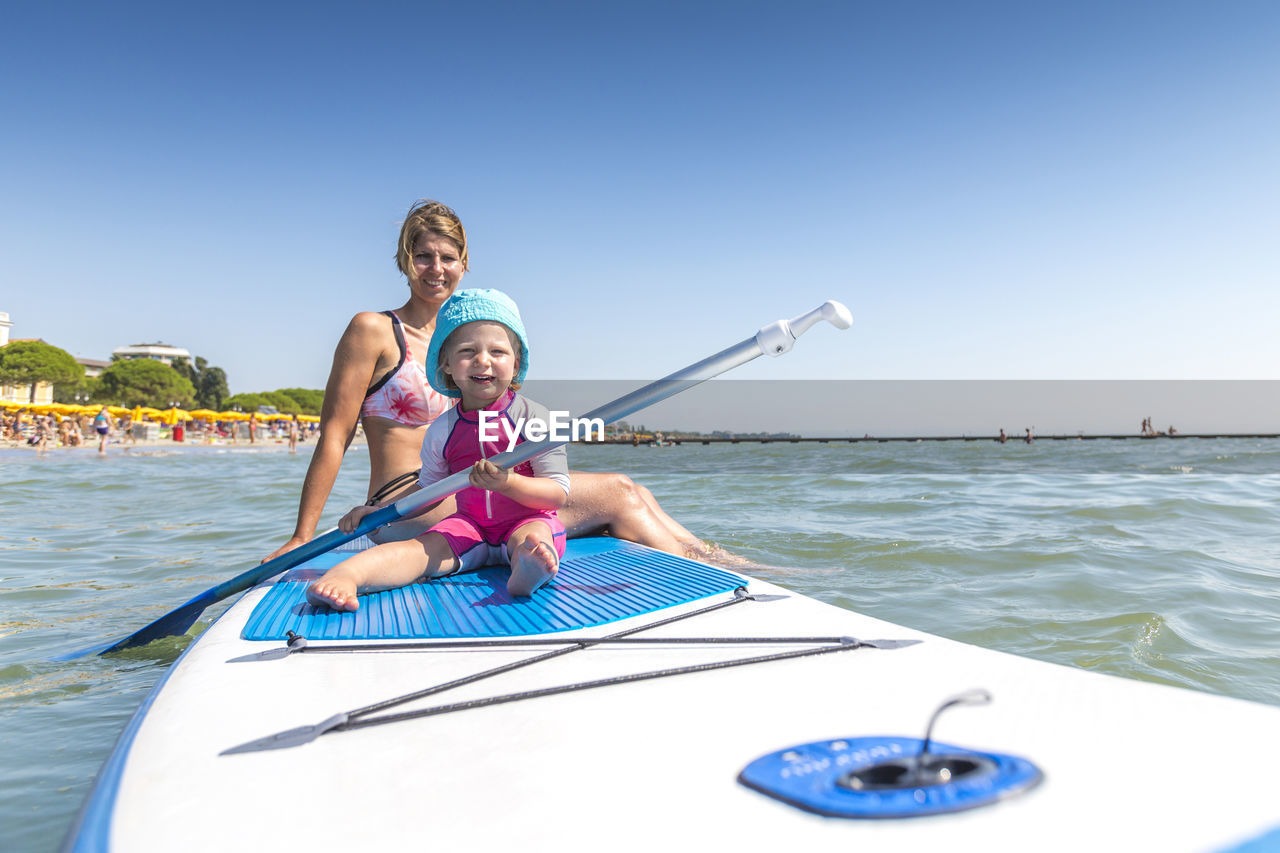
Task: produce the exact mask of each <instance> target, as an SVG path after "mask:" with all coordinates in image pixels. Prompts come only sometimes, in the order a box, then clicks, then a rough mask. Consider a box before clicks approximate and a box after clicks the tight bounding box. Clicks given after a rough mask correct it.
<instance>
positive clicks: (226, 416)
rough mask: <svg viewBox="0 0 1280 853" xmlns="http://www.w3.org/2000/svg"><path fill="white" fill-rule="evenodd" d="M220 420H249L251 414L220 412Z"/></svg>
mask: <svg viewBox="0 0 1280 853" xmlns="http://www.w3.org/2000/svg"><path fill="white" fill-rule="evenodd" d="M218 418H219V420H224V421H247V420H249V416H248V415H246V414H245V413H244V412H218Z"/></svg>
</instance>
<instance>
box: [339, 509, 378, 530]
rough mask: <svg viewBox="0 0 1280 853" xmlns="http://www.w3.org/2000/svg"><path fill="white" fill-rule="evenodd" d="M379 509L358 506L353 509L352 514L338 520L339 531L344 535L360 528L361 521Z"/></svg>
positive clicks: (349, 513)
mask: <svg viewBox="0 0 1280 853" xmlns="http://www.w3.org/2000/svg"><path fill="white" fill-rule="evenodd" d="M375 509H377V507H376V506H358V507H354V508H352V510H351V511H350V512H348V513H347V514H346V515H344V516H343V517H342V518H340V519H338V529H339V530H341V531H342V532H343V533H350V532H351V531H353V530H355V529H356V528H357V527H359V526H360V520H361V519H362V518H364V517H365V516H366V515H368V514H369V513H371V512H373V511H374V510H375Z"/></svg>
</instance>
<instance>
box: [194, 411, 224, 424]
mask: <svg viewBox="0 0 1280 853" xmlns="http://www.w3.org/2000/svg"><path fill="white" fill-rule="evenodd" d="M189 414H190V415H191V417H193V418H195V419H196V420H200V421H216V420H217V419H218V418H220V417H222V415H220V414H218V413H217V412H215V411H213V410H212V409H194V410H192V411H191V412H190V413H189Z"/></svg>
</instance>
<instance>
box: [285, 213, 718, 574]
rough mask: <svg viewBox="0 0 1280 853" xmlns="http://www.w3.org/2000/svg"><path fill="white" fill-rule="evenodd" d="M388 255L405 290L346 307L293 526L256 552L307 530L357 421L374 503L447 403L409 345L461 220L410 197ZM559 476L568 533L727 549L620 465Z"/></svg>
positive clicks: (450, 272) (452, 253)
mask: <svg viewBox="0 0 1280 853" xmlns="http://www.w3.org/2000/svg"><path fill="white" fill-rule="evenodd" d="M395 259H396V264H397V266H398V267H399V269H400V271H401V273H403V274H404V276H405V278H406V280H407V283H408V286H409V299H408V301H406V302H405V303H404V304H403V305H401V306H400V307H399V308H397V309H396V310H394V311H383V312H380V313H379V312H372V311H366V312H361V313H359V314H356V315H355V317H353V318H352V320H351V322H350V323H349V324H348V326H347V328H346V331H344V332H343V334H342V337H341V338H340V339H339V341H338V346H337V348H336V350H335V352H334V356H333V366H332V368H331V370H330V372H329V380H328V382H327V383H326V385H325V394H324V403H323V408H322V410H321V413H320V424H319V434H318V437H317V443H316V447H315V450H314V451H313V453H312V456H311V463H310V465H309V466H308V467H307V473H306V477H305V479H304V480H303V485H302V495H301V498H300V499H299V502H298V517H297V523H296V525H295V527H294V532H293V535H292V536H291V537H290V538H289V540H288V541H287V542H285V543H284V544H283V545H282V546H280V547H279V548H277V549H276V550H275V551H273V552H272V553H270V554H269V555H267V556H266V557H265V558H264V560H267V559H271V558H273V557H277V556H279V555H280V554H283V553H285V552H287V551H290V550H292V549H294V548H297V547H298V546H299V545H302V544H303V543H305V542H308V541H310V539H311V538H312V537H313V536H314V535H315V530H316V525H317V524H318V523H319V520H320V516H321V513H322V512H323V511H324V505H325V501H326V499H327V498H328V496H329V493H330V491H331V490H332V489H333V484H334V481H335V480H336V479H337V476H338V470H339V468H340V467H341V465H342V460H343V457H344V455H345V453H346V449H347V447H348V446H350V444H351V441H352V439H353V438H354V437H355V435H356V429H357V426H358V425H360V424H362V425H363V427H364V434H365V438H366V441H367V442H368V450H369V486H368V491H367V492H366V494H367V495H368V503H369V505H370V506H380V505H384V504H387V503H390V502H392V501H394V500H396V499H397V498H399V497H401V496H402V495H403V494H404V492H405V491H406V490H407V489H409V488H411V487H412V485H413V484H414V482H415V481H416V480H417V479H418V474H417V470H418V467H419V460H418V455H419V450H420V448H421V446H422V439H423V435H424V433H425V432H426V430H427V425H428V424H430V423H431V422H432V421H434V420H435V419H436V418H438V417H440V416H441V415H443V414H444V413H445V412H446V411H447V410H448V409H449V408H450V407H451V406H452V403H453V401H452V400H451V399H450V398H448V397H445V396H443V395H441V394H439V393H437V392H436V391H435V390H434V389H432V388H431V387H430V385H429V384H428V382H427V377H426V371H425V369H424V365H423V363H422V362H420V361H418V356H417V355H416V353H425V352H426V350H427V345H428V343H429V342H430V340H431V336H432V333H433V332H434V330H435V327H436V315H437V312H438V311H439V309H440V306H441V305H443V304H444V302H445V300H446V299H448V298H449V297H450V296H452V295H453V292H454V291H455V290H457V288H458V285H459V283H460V282H461V281H462V278H463V276H464V275H465V274H466V272H467V270H468V267H469V259H468V254H467V235H466V230H465V229H464V228H463V226H462V222H461V221H460V220H459V219H458V216H457V214H455V213H454V212H453V211H452V210H451V209H449V208H448V207H447V206H446V205H444V204H441V203H440V202H438V201H430V200H423V201H419V202H417V203H415V204H414V205H413V207H412V208H410V210H409V214H408V216H406V217H405V220H404V223H403V225H402V226H401V229H400V239H399V242H398V244H397V247H396V255H395ZM569 479H570V481H571V489H570V495H571V496H570V498H569V501H568V502H567V503H566V504H565V505H564V506H563V507H561V508H560V511H559V518H560V521H561V522H562V523H563V524H564V526H565V528H566V529H567V531H568V536H569V537H575V536H585V535H590V534H595V533H601V532H607V533H608V534H610V535H612V536H615V537H618V538H620V539H628V540H631V541H633V542H639V543H641V544H643V545H648V546H650V547H653V548H657V549H659V550H662V551H667V552H668V553H673V554H680V555H688V556H693V557H696V558H699V559H709V560H714V561H717V562H721V563H724V562H731V561H733V559H734V558H733V556H732V555H730V554H728V553H727V552H724V551H722V550H720V549H718V548H713V547H710V546H708V545H706V544H705V543H703V542H702V541H701V540H699V539H698V538H697V537H695V536H694V535H693V534H692V533H690V532H689V531H688V530H686V529H685V528H684V527H683V526H681V525H680V524H679V523H678V522H676V521H675V520H674V519H672V518H671V517H670V516H669V515H667V513H666V512H664V511H663V510H662V508H661V507H660V506H659V505H658V502H657V501H656V500H655V499H654V497H653V495H652V494H650V492H649V490H648V489H646V488H644V487H642V486H639V485H637V484H636V483H634V482H632V480H631V479H630V478H629V477H626V476H625V475H622V474H606V473H597V472H584V471H570V472H569ZM453 503H454V502H453V501H452V500H446V501H444V502H443V503H442V504H441V506H440V507H438V508H437V509H436V510H434V511H433V512H431V513H428V514H427V515H424V516H419V517H417V518H415V519H411V520H406V521H400V522H397V523H395V524H392V525H388V526H387V527H385V528H383V529H382V530H380V531H378V533H377V534H376V538H378V539H379V540H381V541H387V540H389V539H410V538H413V537H415V536H417V535H418V534H420V533H422V532H423V531H424V530H425V529H427V528H429V527H430V526H431V525H432V524H434V523H435V522H437V521H439V520H441V519H442V518H445V517H446V516H448V515H450V514H451V513H452V512H453Z"/></svg>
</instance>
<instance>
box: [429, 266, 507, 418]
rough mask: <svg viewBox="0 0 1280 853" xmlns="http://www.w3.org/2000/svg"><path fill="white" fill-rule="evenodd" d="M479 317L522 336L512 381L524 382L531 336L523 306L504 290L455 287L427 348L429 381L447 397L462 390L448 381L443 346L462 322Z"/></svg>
mask: <svg viewBox="0 0 1280 853" xmlns="http://www.w3.org/2000/svg"><path fill="white" fill-rule="evenodd" d="M479 320H487V321H488V322H490V323H501V324H502V325H504V326H506V327H507V328H508V329H510V330H511V331H513V332H515V334H516V337H517V338H519V339H520V352H519V354H518V356H519V359H520V367H519V369H518V370H516V375H515V376H514V377H512V379H511V381H512V382H513V383H515V382H520V383H522V382H524V376H525V374H526V373H528V372H529V339H528V338H526V337H525V334H524V323H523V322H521V320H520V309H519V308H517V307H516V303H515V302H514V301H512V299H511V297H510V296H507V294H505V293H503V292H502V291H501V290H478V289H477V290H459V291H455V292H454V294H453V296H450V297H449V298H448V299H446V300H445V302H444V304H443V305H441V306H440V310H439V311H438V312H436V330H435V332H433V333H432V335H431V345H430V346H429V347H428V348H427V381H428V382H430V383H431V387H432V388H434V389H436V390H437V391H439V392H440V393H441V394H444V395H445V396H446V397H461V396H462V392H460V391H458V390H457V389H455V388H450V387H449V386H448V385H446V384H445V374H444V370H443V369H442V368H441V366H440V350H441V349H442V348H443V347H444V342H445V341H446V340H447V339H448V338H449V335H451V334H453V332H454V330H456V329H457V328H458V327H459V326H463V325H466V324H467V323H475V322H477V321H479Z"/></svg>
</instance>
